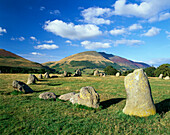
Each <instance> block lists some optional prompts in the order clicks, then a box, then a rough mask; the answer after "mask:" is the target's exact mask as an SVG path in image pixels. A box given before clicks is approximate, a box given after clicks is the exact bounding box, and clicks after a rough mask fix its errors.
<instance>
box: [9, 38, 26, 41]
mask: <svg viewBox="0 0 170 135" xmlns="http://www.w3.org/2000/svg"><path fill="white" fill-rule="evenodd" d="M11 40H19V41H24V40H25V38H24V37H19V38H14V37H12V38H11Z"/></svg>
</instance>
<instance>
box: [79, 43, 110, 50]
mask: <svg viewBox="0 0 170 135" xmlns="http://www.w3.org/2000/svg"><path fill="white" fill-rule="evenodd" d="M81 46H83V47H84V48H85V49H89V50H93V49H99V48H109V47H111V46H110V43H102V42H91V41H83V42H81Z"/></svg>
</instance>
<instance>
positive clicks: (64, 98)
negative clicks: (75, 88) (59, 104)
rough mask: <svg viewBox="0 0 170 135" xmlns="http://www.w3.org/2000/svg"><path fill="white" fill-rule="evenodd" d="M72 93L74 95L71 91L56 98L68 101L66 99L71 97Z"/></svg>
mask: <svg viewBox="0 0 170 135" xmlns="http://www.w3.org/2000/svg"><path fill="white" fill-rule="evenodd" d="M74 95H75V92H71V93H67V94H64V95H61V96H59V97H58V98H59V99H61V100H65V101H68V100H70V98H72V97H73V96H74Z"/></svg>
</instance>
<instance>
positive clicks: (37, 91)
mask: <svg viewBox="0 0 170 135" xmlns="http://www.w3.org/2000/svg"><path fill="white" fill-rule="evenodd" d="M49 90H50V89H45V90H36V91H34V92H35V93H40V92H46V91H49Z"/></svg>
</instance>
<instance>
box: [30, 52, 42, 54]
mask: <svg viewBox="0 0 170 135" xmlns="http://www.w3.org/2000/svg"><path fill="white" fill-rule="evenodd" d="M31 54H32V55H42V54H41V53H38V52H32V53H31Z"/></svg>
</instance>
